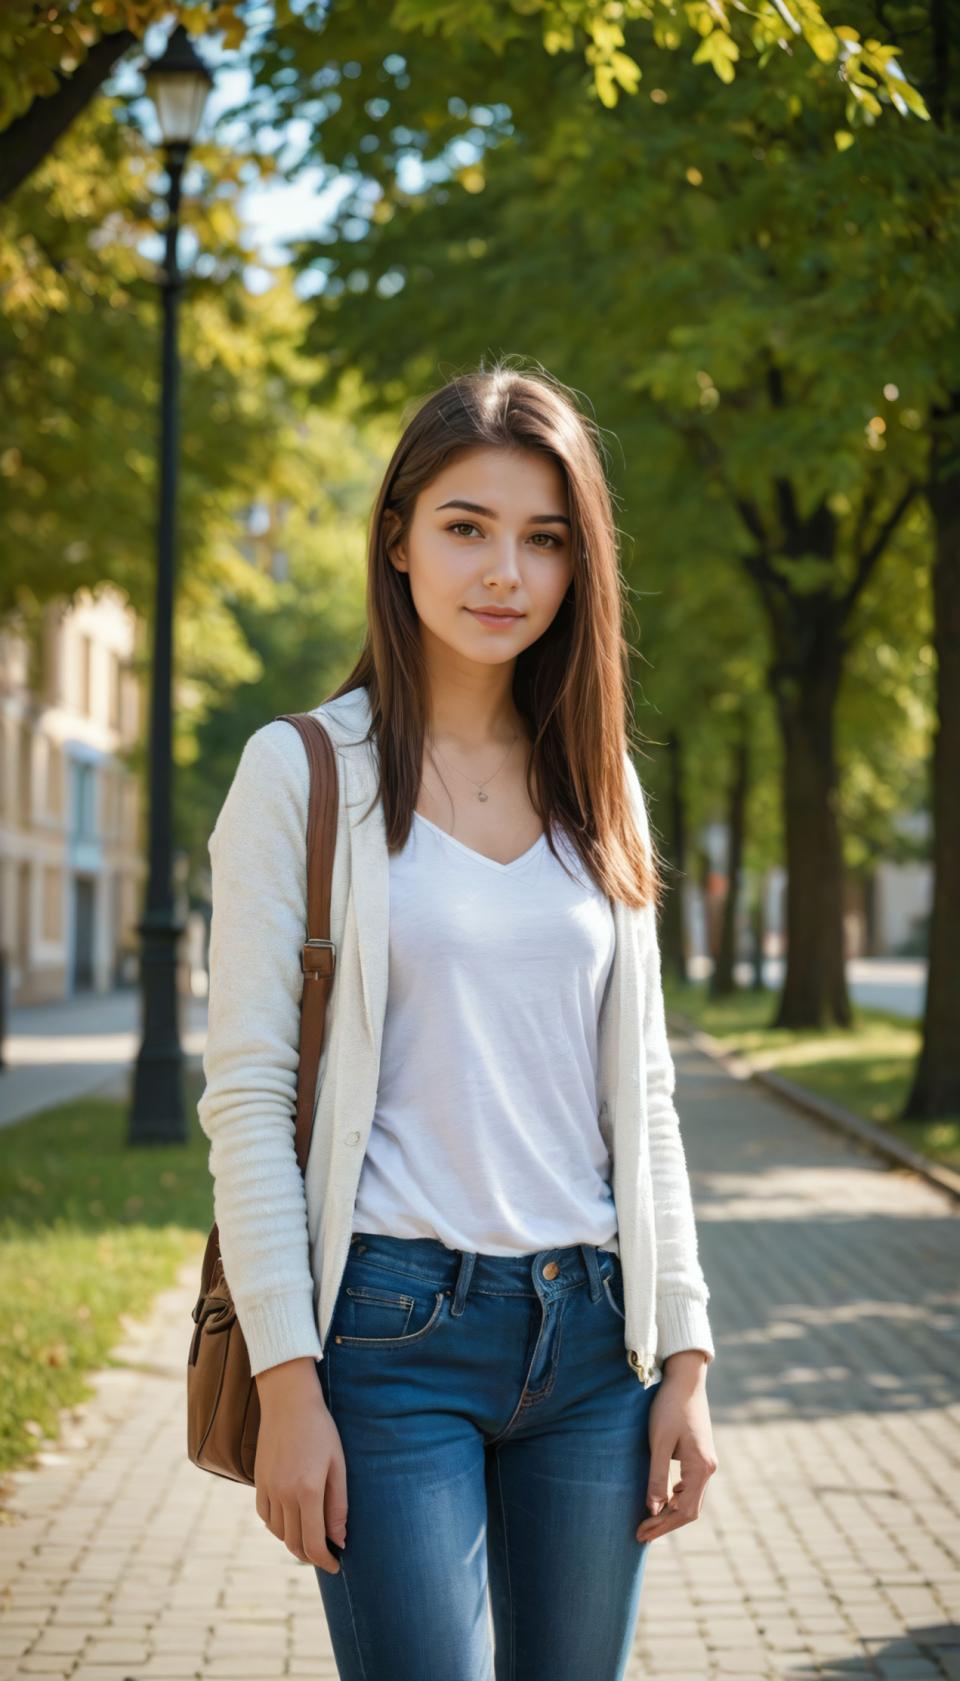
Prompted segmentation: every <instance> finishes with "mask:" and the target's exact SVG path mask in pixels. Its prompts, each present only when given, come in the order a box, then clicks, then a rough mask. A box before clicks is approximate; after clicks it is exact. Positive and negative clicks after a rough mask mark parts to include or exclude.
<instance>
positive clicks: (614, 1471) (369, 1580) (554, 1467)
mask: <svg viewBox="0 0 960 1681" xmlns="http://www.w3.org/2000/svg"><path fill="white" fill-rule="evenodd" d="M623 1327H624V1320H623V1277H622V1270H621V1266H620V1262H619V1259H618V1258H617V1257H616V1256H615V1255H613V1254H612V1253H611V1252H610V1251H609V1250H600V1249H596V1248H594V1246H593V1245H592V1244H587V1243H583V1244H574V1245H572V1246H570V1247H569V1248H561V1249H544V1250H541V1251H540V1253H539V1254H536V1255H533V1254H530V1255H505V1256H499V1255H484V1254H474V1253H470V1252H466V1251H460V1250H456V1249H450V1248H448V1247H447V1246H446V1245H445V1244H443V1243H441V1242H439V1241H438V1240H436V1239H434V1238H397V1237H385V1236H380V1235H379V1234H377V1233H355V1234H354V1237H353V1239H352V1242H351V1245H350V1251H349V1254H348V1256H347V1263H346V1268H345V1271H344V1275H343V1279H342V1282H341V1285H340V1291H339V1294H338V1297H337V1305H336V1308H335V1310H334V1316H333V1320H332V1323H331V1326H330V1331H329V1335H328V1338H327V1344H326V1347H325V1349H324V1358H323V1359H322V1360H320V1361H318V1362H317V1370H318V1373H319V1376H320V1383H321V1387H322V1389H323V1395H324V1399H325V1401H326V1403H327V1406H328V1408H329V1410H330V1412H331V1414H332V1416H333V1419H334V1422H335V1424H336V1426H337V1429H338V1431H339V1433H340V1438H341V1441H342V1443H343V1449H344V1456H345V1460H346V1470H347V1502H348V1512H347V1537H346V1545H345V1547H344V1549H343V1551H342V1552H341V1551H340V1549H339V1548H337V1547H335V1546H333V1547H331V1550H332V1551H334V1553H335V1555H336V1557H337V1558H338V1560H339V1561H340V1566H341V1568H340V1572H339V1574H338V1575H335V1576H334V1575H331V1574H330V1573H329V1572H328V1571H325V1570H321V1569H320V1567H319V1566H315V1567H314V1568H315V1570H316V1575H317V1580H318V1582H319V1585H320V1593H321V1596H322V1600H323V1608H324V1611H325V1614H326V1618H327V1623H328V1626H329V1630H330V1637H331V1640H332V1642H333V1650H334V1655H335V1658H336V1662H337V1666H338V1669H339V1674H340V1677H341V1681H494V1678H495V1681H622V1677H623V1676H624V1674H625V1672H626V1667H627V1660H628V1657H629V1653H630V1648H631V1645H632V1642H633V1636H634V1631H635V1627H636V1620H637V1613H638V1610H639V1602H640V1589H641V1582H642V1577H643V1569H644V1562H645V1558H646V1552H647V1547H648V1546H649V1545H650V1543H649V1542H646V1543H641V1542H638V1541H637V1539H636V1534H635V1531H636V1529H637V1527H638V1525H639V1524H640V1523H642V1521H643V1519H644V1518H645V1517H647V1516H649V1513H648V1511H647V1507H646V1503H645V1501H646V1489H647V1479H648V1477H649V1473H650V1443H649V1431H648V1424H649V1415H650V1406H651V1403H652V1401H653V1398H654V1396H655V1395H656V1394H657V1393H658V1390H659V1387H660V1385H659V1383H656V1384H652V1385H651V1386H650V1388H649V1389H644V1387H643V1385H642V1384H641V1383H640V1382H639V1381H638V1379H637V1377H636V1375H635V1374H634V1373H633V1372H632V1371H631V1370H630V1368H629V1366H628V1365H627V1360H626V1350H625V1346H624V1335H623ZM488 1595H489V1597H488ZM494 1642H495V1652H494Z"/></svg>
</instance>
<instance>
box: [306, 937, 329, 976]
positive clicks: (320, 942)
mask: <svg viewBox="0 0 960 1681" xmlns="http://www.w3.org/2000/svg"><path fill="white" fill-rule="evenodd" d="M303 944H304V946H305V947H306V946H329V947H330V950H331V951H332V952H333V954H334V963H336V954H337V947H336V942H335V941H334V940H304V942H303ZM300 972H301V974H303V975H306V974H309V973H310V971H309V970H308V969H305V968H304V966H303V952H302V951H301V953H300Z"/></svg>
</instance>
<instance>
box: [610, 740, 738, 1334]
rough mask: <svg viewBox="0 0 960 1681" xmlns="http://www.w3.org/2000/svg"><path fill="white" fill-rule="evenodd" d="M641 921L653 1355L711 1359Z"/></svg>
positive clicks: (653, 969) (669, 1075)
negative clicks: (689, 1352) (692, 1353)
mask: <svg viewBox="0 0 960 1681" xmlns="http://www.w3.org/2000/svg"><path fill="white" fill-rule="evenodd" d="M626 765H627V776H628V780H629V784H630V793H631V798H632V801H633V808H634V814H635V816H636V819H637V826H638V829H639V832H640V836H641V839H642V840H643V843H644V845H645V846H646V847H647V848H650V847H651V836H650V820H649V818H648V815H647V807H646V798H645V796H644V793H643V789H642V787H641V784H640V779H639V777H638V776H637V772H636V767H635V766H634V763H633V760H632V759H631V758H630V755H629V753H628V754H627V755H626ZM639 914H640V916H641V917H642V918H643V919H644V921H645V922H646V925H647V926H646V927H645V929H644V931H643V938H642V940H641V951H642V954H643V974H642V977H641V982H642V988H643V1046H644V1058H645V1062H646V1076H647V1082H646V1083H647V1118H648V1128H649V1139H650V1172H651V1179H652V1186H653V1207H654V1222H655V1228H656V1239H657V1327H658V1336H657V1360H658V1362H662V1361H663V1360H665V1359H666V1358H667V1356H668V1355H670V1354H677V1353H679V1352H680V1351H681V1350H682V1349H685V1348H696V1349H701V1350H702V1351H703V1353H704V1354H706V1355H707V1358H708V1363H709V1362H710V1361H712V1360H713V1359H714V1358H715V1356H716V1349H715V1347H714V1341H713V1335H712V1332H711V1328H710V1320H709V1316H708V1313H707V1302H708V1301H709V1298H710V1290H709V1288H708V1286H707V1282H706V1279H705V1277H704V1274H703V1269H702V1267H701V1265H700V1259H699V1253H698V1244H697V1228H696V1221H695V1217H694V1210H693V1196H692V1192H691V1188H690V1175H689V1171H688V1168H687V1161H686V1152H685V1150H684V1146H683V1138H682V1136H681V1132H680V1118H679V1116H678V1114H677V1110H676V1105H675V1103H674V1091H675V1088H676V1070H675V1068H674V1062H673V1057H672V1055H671V1052H670V1042H669V1039H668V1036H667V1024H666V1012H665V1007H664V997H663V978H662V972H661V958H660V942H659V936H658V933H657V917H656V907H655V906H654V905H653V904H652V903H651V904H649V905H647V906H646V907H645V908H644V909H643V910H642V911H641V912H640V913H639Z"/></svg>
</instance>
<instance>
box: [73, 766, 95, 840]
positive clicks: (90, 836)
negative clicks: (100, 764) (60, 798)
mask: <svg viewBox="0 0 960 1681" xmlns="http://www.w3.org/2000/svg"><path fill="white" fill-rule="evenodd" d="M70 783H71V802H70V803H71V830H70V832H71V835H72V837H73V839H74V840H95V839H96V835H97V812H96V793H97V785H96V766H95V765H87V764H83V763H82V762H81V761H80V760H78V759H74V760H73V761H72V763H71V766H70Z"/></svg>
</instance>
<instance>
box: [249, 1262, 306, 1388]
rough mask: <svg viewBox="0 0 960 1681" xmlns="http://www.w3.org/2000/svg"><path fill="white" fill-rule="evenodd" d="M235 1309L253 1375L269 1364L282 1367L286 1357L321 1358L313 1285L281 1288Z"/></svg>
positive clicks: (255, 1375)
mask: <svg viewBox="0 0 960 1681" xmlns="http://www.w3.org/2000/svg"><path fill="white" fill-rule="evenodd" d="M236 1309H237V1318H238V1320H239V1321H240V1329H241V1330H242V1332H243V1337H244V1341H245V1343H246V1345H247V1353H248V1354H249V1356H250V1372H251V1375H252V1376H253V1377H257V1376H258V1374H259V1373H260V1372H265V1371H266V1370H267V1369H268V1367H270V1366H282V1365H283V1363H284V1361H285V1360H299V1359H301V1358H302V1357H303V1356H304V1355H309V1357H310V1358H311V1359H312V1360H320V1359H322V1357H323V1344H322V1343H321V1341H320V1334H319V1332H318V1330H317V1320H316V1314H315V1312H314V1306H313V1285H312V1284H308V1285H307V1286H306V1288H299V1287H298V1288H297V1289H295V1290H281V1291H278V1292H277V1293H276V1294H275V1295H272V1296H266V1297H258V1299H257V1300H256V1301H255V1302H247V1303H246V1304H243V1305H242V1304H241V1303H240V1302H237V1303H236Z"/></svg>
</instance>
